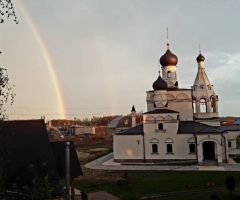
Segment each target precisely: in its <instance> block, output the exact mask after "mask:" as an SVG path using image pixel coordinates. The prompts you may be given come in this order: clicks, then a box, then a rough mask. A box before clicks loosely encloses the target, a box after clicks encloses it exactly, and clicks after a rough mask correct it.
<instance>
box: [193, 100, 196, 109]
mask: <svg viewBox="0 0 240 200" xmlns="http://www.w3.org/2000/svg"><path fill="white" fill-rule="evenodd" d="M193 113H196V99H195V97H193Z"/></svg>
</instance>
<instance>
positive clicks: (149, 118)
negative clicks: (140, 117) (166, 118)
mask: <svg viewBox="0 0 240 200" xmlns="http://www.w3.org/2000/svg"><path fill="white" fill-rule="evenodd" d="M155 120H156V118H155V117H153V116H149V117H147V119H146V121H155Z"/></svg>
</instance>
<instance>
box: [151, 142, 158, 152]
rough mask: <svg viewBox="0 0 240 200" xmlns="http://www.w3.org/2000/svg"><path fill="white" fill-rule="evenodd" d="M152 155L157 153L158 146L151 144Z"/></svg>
mask: <svg viewBox="0 0 240 200" xmlns="http://www.w3.org/2000/svg"><path fill="white" fill-rule="evenodd" d="M152 153H158V145H157V144H152Z"/></svg>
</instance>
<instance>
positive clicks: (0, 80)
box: [0, 68, 15, 121]
mask: <svg viewBox="0 0 240 200" xmlns="http://www.w3.org/2000/svg"><path fill="white" fill-rule="evenodd" d="M13 86H14V85H11V84H10V83H9V78H8V74H7V69H4V68H0V120H1V121H2V120H4V119H6V118H7V116H6V112H5V110H4V109H3V105H4V104H5V103H7V101H8V100H9V98H10V101H11V102H10V103H11V105H12V104H13V101H14V97H15V94H14V93H13V89H12V87H13Z"/></svg>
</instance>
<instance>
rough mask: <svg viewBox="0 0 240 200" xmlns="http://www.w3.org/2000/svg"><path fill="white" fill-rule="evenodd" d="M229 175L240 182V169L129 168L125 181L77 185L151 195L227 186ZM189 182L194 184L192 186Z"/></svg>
mask: <svg viewBox="0 0 240 200" xmlns="http://www.w3.org/2000/svg"><path fill="white" fill-rule="evenodd" d="M119 173H122V176H124V172H123V171H119ZM229 175H232V176H233V177H234V178H235V181H236V184H239V183H240V173H239V172H225V171H224V172H203V171H200V172H199V171H197V172H193V171H127V174H126V173H125V177H126V176H127V177H128V178H125V179H123V180H118V181H104V180H84V181H76V182H75V187H76V188H78V189H80V190H82V191H84V192H87V193H88V192H93V191H106V192H109V193H111V194H114V195H116V196H120V195H121V194H123V193H126V192H129V193H132V194H136V195H147V194H158V193H162V192H172V191H183V190H200V189H210V188H219V187H225V178H226V176H229ZM207 183H211V184H212V183H214V185H215V186H210V187H209V186H207ZM187 185H190V186H191V187H190V188H188V187H187ZM206 195H207V197H209V195H210V194H208V193H207V194H206ZM200 196H201V195H200ZM199 198H200V197H199ZM168 199H171V198H168ZM172 199H174V198H172ZM175 199H176V197H175ZM178 199H179V198H178ZM185 199H186V196H185ZM202 199H204V198H202Z"/></svg>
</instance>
